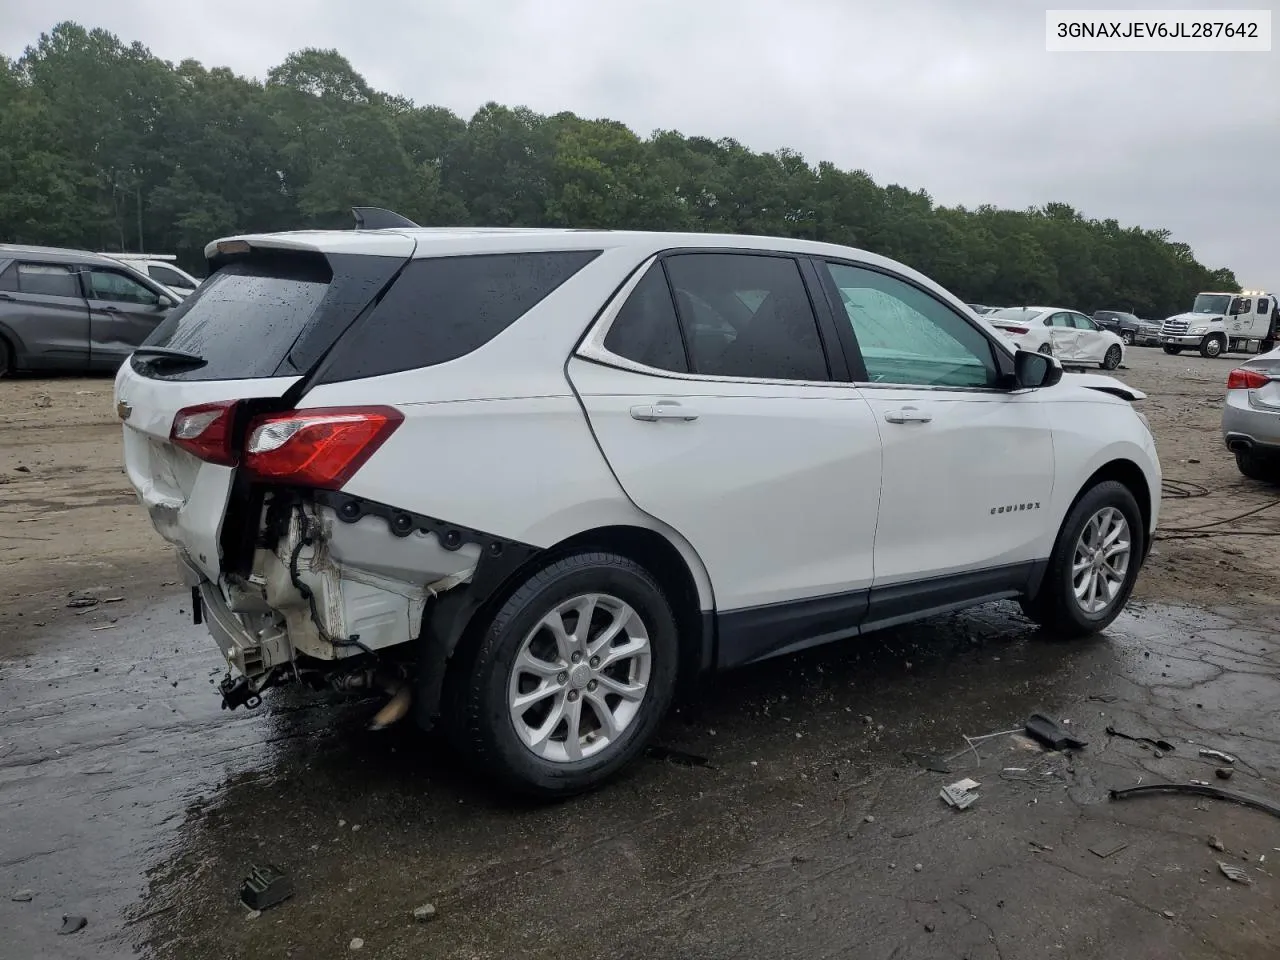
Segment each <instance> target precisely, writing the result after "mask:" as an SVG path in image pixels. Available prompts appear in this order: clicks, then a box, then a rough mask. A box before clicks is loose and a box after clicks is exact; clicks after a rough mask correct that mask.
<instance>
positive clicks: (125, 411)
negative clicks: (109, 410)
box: [116, 400, 133, 420]
mask: <svg viewBox="0 0 1280 960" xmlns="http://www.w3.org/2000/svg"><path fill="white" fill-rule="evenodd" d="M131 413H133V407H131V406H129V404H127V403H125V402H124V401H123V400H121V401H120V402H119V403H117V404H116V416H118V417H119V418H120V419H121V420H128V419H129V414H131Z"/></svg>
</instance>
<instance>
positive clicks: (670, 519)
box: [115, 208, 1160, 796]
mask: <svg viewBox="0 0 1280 960" xmlns="http://www.w3.org/2000/svg"><path fill="white" fill-rule="evenodd" d="M357 222H358V224H359V225H360V229H356V230H354V231H316V232H296V233H279V234H264V235H254V236H244V237H233V238H229V239H225V240H219V241H216V242H214V243H212V244H210V245H209V247H208V248H207V250H206V256H207V258H208V260H209V268H210V271H209V278H208V279H207V280H206V281H205V282H203V283H202V284H201V285H200V287H199V288H198V289H197V290H196V291H195V292H194V293H193V294H192V295H191V296H190V297H188V298H187V299H186V300H184V301H183V303H182V304H181V305H180V306H178V307H177V308H176V309H175V310H174V311H173V312H172V313H171V314H170V315H169V317H168V318H167V319H166V320H165V321H164V323H163V324H161V325H160V327H159V328H157V330H156V331H155V333H154V334H153V335H152V336H151V337H150V338H149V340H148V341H147V343H146V344H145V345H144V346H142V347H141V348H139V349H138V350H137V351H136V352H135V353H134V354H133V355H132V357H131V358H130V360H129V361H128V362H127V363H125V364H124V366H123V367H122V368H121V370H120V372H119V374H118V376H117V379H116V383H115V400H116V404H117V412H118V414H119V416H120V418H121V419H122V421H123V426H124V430H123V434H124V460H125V464H126V469H127V473H128V476H129V479H130V481H131V483H132V484H133V486H134V487H135V489H136V490H137V492H138V496H139V499H140V501H141V503H142V504H143V505H144V506H145V508H146V509H147V511H148V512H149V514H150V517H151V521H152V523H153V524H154V526H155V527H156V529H157V530H158V531H159V533H160V534H161V535H162V536H163V537H165V539H167V540H168V541H170V542H171V543H173V544H174V546H175V547H176V548H177V553H178V557H179V561H180V565H181V568H182V571H183V574H184V576H185V578H186V582H187V584H188V586H189V587H190V589H191V591H192V596H193V598H194V600H195V604H196V605H195V614H196V618H197V620H198V621H201V622H204V623H205V624H206V625H207V627H208V629H209V632H210V633H211V634H212V636H213V638H214V640H215V641H216V642H217V644H218V647H219V649H220V650H221V653H222V656H223V658H224V659H225V661H226V663H227V665H228V673H227V677H226V679H225V680H224V681H223V682H222V684H221V694H222V697H223V703H224V705H225V706H227V707H229V708H236V707H240V706H249V707H252V706H255V705H257V704H258V703H259V702H260V697H261V695H262V693H263V691H265V690H267V689H268V688H270V687H272V686H277V685H281V684H286V683H292V684H298V683H301V684H308V685H311V686H314V687H316V688H322V689H338V690H344V691H356V692H364V693H374V692H380V693H381V694H382V695H383V696H384V697H385V698H386V701H385V705H384V706H383V707H382V710H381V711H380V712H379V713H378V715H377V716H376V717H375V718H374V725H375V726H385V725H387V724H389V723H393V722H395V721H396V720H398V719H400V718H401V717H404V716H410V715H411V716H412V717H413V718H414V719H415V720H416V721H417V722H418V723H419V724H420V725H421V726H423V727H424V728H431V727H433V726H439V727H441V728H442V729H443V731H444V732H445V733H446V735H447V736H448V738H449V739H450V740H451V742H452V743H453V744H454V745H455V747H456V748H457V749H458V751H459V752H460V753H461V754H462V755H463V756H464V757H465V758H467V759H468V760H470V761H472V762H473V763H475V765H476V766H477V767H478V768H479V769H480V770H481V771H483V772H484V773H487V774H489V775H491V776H493V777H495V778H497V779H498V780H500V781H502V782H504V783H505V784H507V785H508V786H510V787H512V788H515V789H518V790H521V791H525V792H528V793H531V794H536V795H543V796H551V795H563V794H570V793H573V792H576V791H581V790H584V789H588V788H591V787H593V786H595V785H597V784H599V783H601V782H603V781H604V780H606V779H607V778H609V777H610V776H612V775H613V774H615V773H616V772H617V771H618V770H620V769H621V768H622V767H624V766H625V765H626V764H627V763H628V762H629V761H630V760H632V759H633V758H634V757H635V756H636V755H637V754H638V753H639V752H640V751H641V750H643V749H644V747H645V745H646V743H647V742H648V741H650V740H651V738H652V737H653V735H654V734H655V732H656V730H657V728H658V726H659V724H660V723H661V721H662V718H663V716H664V714H665V713H666V711H667V709H668V706H669V705H670V703H671V702H672V699H673V697H674V696H675V694H676V691H677V689H678V688H679V687H683V686H684V685H686V684H687V683H688V682H689V681H691V680H695V679H696V678H698V677H700V676H702V675H705V674H707V673H710V672H714V671H719V670H726V669H730V668H733V667H737V666H740V665H744V664H748V663H754V662H758V661H761V660H764V659H766V658H769V657H773V656H778V655H782V654H786V653H789V652H792V651H796V650H800V649H804V648H806V647H810V646H813V645H815V644H819V643H825V642H829V641H835V640H849V639H852V638H856V637H858V636H859V635H861V634H864V633H866V632H868V631H871V630H874V629H877V628H881V627H887V626H891V625H896V624H901V623H904V622H908V621H911V620H914V619H919V618H921V617H926V616H930V615H934V614H938V613H942V612H947V611H951V610H956V609H960V608H962V607H966V606H970V605H973V604H977V603H983V602H987V601H991V600H1000V599H1012V600H1016V601H1018V602H1019V603H1020V604H1021V605H1022V609H1023V610H1024V612H1025V613H1026V614H1027V616H1029V617H1030V618H1032V619H1033V620H1035V621H1036V622H1038V623H1040V624H1042V625H1044V626H1045V628H1046V629H1050V630H1054V631H1056V632H1059V633H1061V634H1064V635H1068V636H1084V635H1088V634H1092V633H1095V632H1097V631H1099V630H1102V629H1105V628H1106V627H1107V625H1109V624H1110V623H1111V621H1112V620H1113V619H1114V618H1115V617H1116V616H1117V615H1118V614H1119V612H1120V610H1121V608H1122V607H1123V606H1124V604H1125V602H1126V601H1127V599H1128V597H1129V594H1130V592H1131V590H1132V589H1133V585H1134V581H1135V578H1136V577H1137V575H1138V571H1139V568H1140V567H1141V565H1142V564H1143V562H1144V560H1145V558H1146V556H1147V553H1148V548H1149V545H1150V543H1151V536H1152V533H1153V531H1154V529H1155V526H1156V522H1157V516H1158V512H1159V502H1160V465H1159V460H1158V458H1157V455H1156V449H1155V443H1154V440H1153V439H1152V436H1151V433H1150V430H1149V429H1148V427H1147V425H1146V421H1145V419H1144V418H1143V417H1142V416H1141V415H1140V414H1139V413H1138V412H1137V411H1136V410H1134V408H1133V405H1132V401H1134V400H1138V399H1141V397H1142V395H1141V394H1140V393H1138V392H1137V391H1133V390H1130V389H1129V388H1128V387H1126V386H1125V385H1124V384H1122V383H1120V382H1119V381H1117V380H1114V379H1112V378H1110V377H1104V376H1098V375H1078V376H1077V375H1064V374H1063V371H1062V368H1061V366H1060V364H1059V362H1058V360H1056V359H1054V358H1052V357H1049V356H1044V355H1042V354H1038V353H1035V352H1028V351H1023V350H1018V349H1017V348H1016V346H1015V344H1013V343H1011V342H1010V340H1009V339H1008V338H1007V337H1005V336H1004V335H1002V333H1001V332H999V331H998V330H997V329H996V328H994V327H992V326H991V325H990V324H989V323H988V322H986V320H984V319H983V318H980V317H977V316H975V315H974V314H973V312H972V311H970V310H969V309H968V308H966V306H965V305H964V303H963V302H962V301H960V300H958V299H957V298H955V297H954V296H952V295H951V294H950V293H948V292H947V291H945V290H943V289H942V288H940V287H939V286H938V285H936V284H934V283H932V282H931V281H930V280H928V279H927V278H926V277H924V276H922V275H920V274H918V273H916V272H915V271H913V270H911V269H909V268H907V267H905V266H902V265H901V264H898V263H895V262H894V261H891V260H887V259H885V258H883V257H879V256H876V255H874V254H870V253H865V252H862V251H858V250H853V249H849V248H845V247H839V246H833V245H829V244H821V243H815V242H809V241H802V240H786V239H772V238H761V237H736V236H713V235H701V234H696V235H669V234H659V233H626V232H611V231H586V230H532V229H530V230H524V229H478V228H475V229H472V228H456V229H443V228H440V229H423V228H418V227H416V226H415V225H413V224H411V223H409V222H408V221H406V220H404V219H403V218H400V217H398V216H396V215H395V214H392V213H390V212H388V211H378V210H373V209H371V208H359V209H358V211H357ZM944 475H945V482H944V481H942V480H941V479H940V478H941V477H943V476H944Z"/></svg>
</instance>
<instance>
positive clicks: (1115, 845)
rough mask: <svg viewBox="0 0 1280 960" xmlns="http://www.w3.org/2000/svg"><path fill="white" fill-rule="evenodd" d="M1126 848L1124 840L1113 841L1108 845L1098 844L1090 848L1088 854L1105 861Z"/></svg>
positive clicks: (1126, 844)
mask: <svg viewBox="0 0 1280 960" xmlns="http://www.w3.org/2000/svg"><path fill="white" fill-rule="evenodd" d="M1128 846H1129V844H1128V843H1126V842H1125V841H1124V840H1113V841H1111V842H1109V843H1099V844H1098V845H1097V846H1093V847H1090V848H1089V852H1090V853H1092V854H1093V855H1094V856H1095V857H1101V858H1102V859H1103V860H1105V859H1107V857H1110V856H1113V855H1115V854H1117V853H1119V852H1120V851H1121V850H1123V849H1125V848H1126V847H1128Z"/></svg>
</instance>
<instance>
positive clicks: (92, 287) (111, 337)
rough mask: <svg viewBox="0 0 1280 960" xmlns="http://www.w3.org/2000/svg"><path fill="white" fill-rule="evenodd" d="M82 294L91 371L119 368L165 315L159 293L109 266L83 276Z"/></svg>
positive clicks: (165, 310)
mask: <svg viewBox="0 0 1280 960" xmlns="http://www.w3.org/2000/svg"><path fill="white" fill-rule="evenodd" d="M85 293H86V294H87V296H88V298H89V336H90V341H91V344H92V347H91V353H90V364H91V366H92V368H93V369H94V370H108V371H110V370H115V369H116V368H117V367H119V366H120V364H121V363H123V362H124V360H125V358H126V357H128V356H129V354H131V353H133V351H134V350H135V349H136V348H137V347H138V346H140V345H141V344H142V341H144V340H146V339H147V337H148V336H150V335H151V331H152V330H154V329H155V328H156V326H157V324H159V323H160V321H161V320H163V319H164V317H165V314H166V313H168V307H167V306H164V305H162V304H161V300H160V298H161V296H162V294H161V293H160V291H159V290H157V289H155V288H153V287H150V286H147V285H146V284H144V283H143V282H142V281H141V280H138V279H135V278H134V277H132V276H130V275H129V274H127V273H124V272H123V271H121V270H114V269H112V268H110V267H93V268H92V269H91V270H90V271H89V272H88V273H86V275H85Z"/></svg>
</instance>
